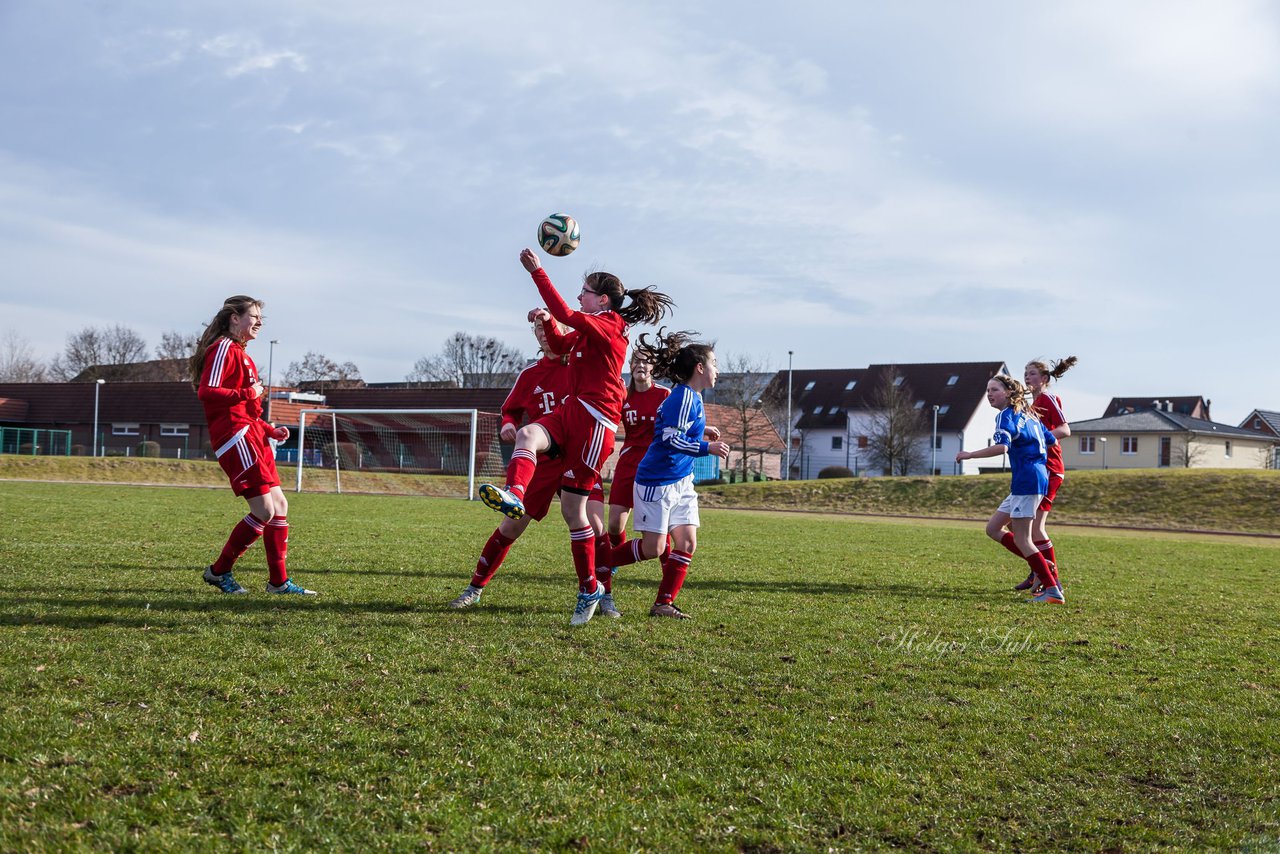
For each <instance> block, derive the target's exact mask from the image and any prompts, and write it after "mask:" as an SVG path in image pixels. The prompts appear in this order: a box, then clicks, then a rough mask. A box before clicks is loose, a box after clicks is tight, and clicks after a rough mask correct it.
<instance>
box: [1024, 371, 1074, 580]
mask: <svg viewBox="0 0 1280 854" xmlns="http://www.w3.org/2000/svg"><path fill="white" fill-rule="evenodd" d="M1077 361H1078V360H1077V359H1076V357H1075V356H1068V357H1067V358H1065V359H1060V360H1058V361H1056V362H1054V363H1053V366H1052V367H1050V366H1049V365H1047V364H1045V363H1044V362H1042V361H1032V362H1027V366H1026V367H1025V368H1024V369H1023V372H1022V379H1023V381H1024V382H1025V383H1026V384H1027V390H1028V391H1029V392H1031V396H1032V400H1031V408H1032V409H1033V410H1035V412H1036V414H1037V415H1039V416H1040V423H1041V424H1043V425H1044V428H1045V430H1048V431H1050V432H1052V433H1053V435H1054V438H1056V439H1058V440H1059V441H1061V440H1062V439H1065V438H1067V437H1068V436H1070V435H1071V425H1070V424H1068V423H1067V416H1066V415H1065V414H1064V413H1063V411H1062V399H1061V398H1059V397H1058V396H1057V395H1055V394H1049V392H1048V391H1047V389H1048V387H1049V383H1050V382H1052V381H1053V380H1056V379H1059V378H1061V377H1062V375H1063V374H1065V373H1066V372H1067V371H1069V370H1071V367H1072V366H1073V365H1075V363H1076V362H1077ZM1047 466H1048V469H1049V491H1048V492H1047V493H1045V496H1044V500H1043V501H1041V502H1040V507H1039V509H1038V510H1037V511H1036V519H1035V524H1034V526H1033V527H1032V529H1031V541H1032V543H1033V544H1034V545H1035V547H1036V548H1038V549H1039V550H1040V551H1041V552H1042V553H1043V554H1044V556H1045V558H1046V559H1047V560H1048V561H1049V563H1050V564H1052V565H1053V566H1054V567H1055V569H1056V567H1057V564H1058V558H1057V555H1056V554H1055V552H1054V550H1053V541H1052V540H1050V539H1049V532H1048V530H1047V529H1046V527H1045V522H1046V521H1047V520H1048V518H1049V511H1050V510H1052V509H1053V498H1054V496H1055V495H1057V494H1058V488H1059V487H1061V486H1062V484H1063V482H1064V481H1065V480H1066V466H1064V465H1063V463H1062V447H1061V445H1050V446H1049V459H1048V463H1047ZM1035 586H1036V578H1035V573H1034V572H1033V573H1031V574H1030V575H1028V576H1027V578H1026V580H1025V581H1023V582H1022V583H1021V584H1019V585H1017V586H1016V587H1015V588H1014V589H1015V590H1030V589H1032V588H1034V587H1035Z"/></svg>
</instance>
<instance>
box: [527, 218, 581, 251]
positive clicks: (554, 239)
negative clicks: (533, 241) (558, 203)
mask: <svg viewBox="0 0 1280 854" xmlns="http://www.w3.org/2000/svg"><path fill="white" fill-rule="evenodd" d="M581 241H582V232H581V231H579V230H578V221H577V220H576V219H574V218H573V217H571V216H569V215H568V214H560V213H556V214H552V215H551V216H549V217H547V218H546V219H544V220H543V221H542V222H541V223H540V224H539V225H538V245H539V246H541V247H542V251H543V252H545V253H547V254H548V255H560V256H564V255H568V254H569V253H570V252H572V251H573V250H575V249H577V248H578V244H579V243H580V242H581Z"/></svg>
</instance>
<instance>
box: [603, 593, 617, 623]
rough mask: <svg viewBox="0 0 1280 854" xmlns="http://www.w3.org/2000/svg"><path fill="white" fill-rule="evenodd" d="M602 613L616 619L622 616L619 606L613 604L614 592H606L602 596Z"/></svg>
mask: <svg viewBox="0 0 1280 854" xmlns="http://www.w3.org/2000/svg"><path fill="white" fill-rule="evenodd" d="M600 613H601V614H603V615H605V616H606V617H613V618H614V619H615V620H616V619H618V618H619V617H621V616H622V612H621V611H619V610H618V606H617V605H615V604H613V594H612V593H606V594H604V595H603V596H601V597H600Z"/></svg>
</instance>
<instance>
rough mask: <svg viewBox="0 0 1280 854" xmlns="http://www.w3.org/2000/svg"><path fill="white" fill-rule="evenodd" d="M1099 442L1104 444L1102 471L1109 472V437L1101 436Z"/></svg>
mask: <svg viewBox="0 0 1280 854" xmlns="http://www.w3.org/2000/svg"><path fill="white" fill-rule="evenodd" d="M1098 441H1099V442H1101V443H1102V470H1103V471H1106V470H1107V437H1106V436H1099V437H1098Z"/></svg>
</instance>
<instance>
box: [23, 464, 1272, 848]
mask: <svg viewBox="0 0 1280 854" xmlns="http://www.w3.org/2000/svg"><path fill="white" fill-rule="evenodd" d="M290 500H291V507H290V513H289V517H290V521H291V523H292V527H293V532H292V535H291V538H290V563H291V566H292V568H293V571H294V574H295V576H296V577H297V578H298V580H299V581H301V582H302V583H304V584H306V585H308V586H311V587H313V588H315V589H318V590H319V591H320V592H321V595H320V596H319V597H317V598H315V599H313V600H310V601H298V600H292V599H291V600H288V601H281V600H280V599H278V598H270V599H269V598H267V596H266V594H264V593H263V592H261V591H262V584H263V583H264V581H265V568H264V564H263V559H262V551H261V547H255V548H254V549H253V550H252V551H251V552H250V553H249V554H248V555H247V556H246V558H245V559H244V561H243V562H242V564H241V566H240V568H238V570H237V577H238V578H240V579H241V581H242V582H244V583H245V584H246V586H248V587H249V588H250V590H251V591H252V592H251V595H248V596H241V597H229V596H222V595H221V594H218V593H217V592H216V591H214V590H213V589H212V588H210V587H208V586H207V585H204V584H203V583H201V582H200V581H199V572H200V569H201V568H202V567H203V565H204V564H206V563H207V562H208V561H209V560H210V558H211V556H212V555H213V553H214V552H215V551H216V549H217V547H219V546H220V545H221V542H222V540H223V539H224V538H225V535H226V532H227V531H228V530H229V528H230V526H231V525H232V524H233V522H234V521H235V520H236V519H237V518H239V516H240V515H242V514H243V512H244V510H243V503H242V502H240V501H238V500H237V499H235V498H233V497H232V496H231V495H230V494H229V493H228V492H227V491H225V490H218V491H205V490H193V489H175V488H140V487H122V486H108V485H93V484H89V485H84V484H44V483H20V482H2V481H0V508H2V509H0V513H2V514H3V515H2V519H3V528H2V529H0V703H2V704H3V708H2V709H0V850H6V851H8V850H14V851H17V850H23V851H28V850H42V849H64V850H65V849H103V850H121V849H125V850H127V849H147V850H156V849H165V850H170V849H188V850H196V849H199V850H202V851H203V850H214V849H223V850H265V849H272V850H357V849H358V850H368V849H371V848H376V849H406V850H407V849H421V848H430V849H436V850H460V849H504V848H539V849H541V848H551V849H580V848H590V849H594V850H653V851H671V850H692V849H697V850H713V851H754V852H765V851H791V850H814V851H825V850H831V849H835V850H853V849H861V848H873V849H874V848H889V847H906V848H912V849H917V850H953V849H1006V850H1026V849H1036V848H1055V849H1056V848H1064V849H1077V850H1081V849H1087V850H1099V849H1111V850H1147V849H1155V848H1181V849H1188V850H1203V849H1209V848H1217V849H1245V850H1255V851H1276V850H1280V782H1278V781H1280V721H1278V715H1277V711H1278V709H1277V705H1278V700H1280V668H1277V647H1276V630H1275V626H1276V617H1275V615H1276V612H1277V608H1278V606H1280V593H1277V592H1276V589H1277V588H1276V585H1275V583H1274V582H1275V567H1276V563H1277V557H1280V541H1277V540H1270V539H1245V538H1238V537H1237V538H1214V537H1195V536H1187V535H1168V534H1164V535H1157V534H1152V535H1137V534H1133V533H1126V532H1105V531H1090V530H1086V529H1074V528H1072V529H1067V528H1064V529H1061V530H1060V531H1059V532H1058V534H1057V535H1056V536H1055V541H1056V542H1057V545H1058V550H1059V554H1060V561H1061V567H1062V573H1063V577H1064V580H1065V582H1066V584H1067V593H1068V598H1069V602H1068V605H1067V606H1066V607H1063V608H1048V607H1039V606H1028V605H1026V604H1024V603H1023V601H1022V599H1021V597H1020V596H1018V595H1017V594H1014V593H1012V592H1011V591H1010V590H1009V587H1010V585H1011V584H1012V583H1014V582H1015V581H1017V580H1020V579H1021V577H1022V576H1023V575H1024V574H1025V571H1024V569H1020V568H1019V567H1018V566H1016V565H1014V563H1013V559H1012V558H1010V557H1009V556H1008V555H1007V554H1006V553H1005V552H1003V551H1002V550H1001V549H1000V548H999V547H998V546H996V545H994V544H992V543H991V542H990V541H988V540H986V539H985V537H984V536H983V535H982V532H981V526H980V525H975V524H972V523H969V524H957V523H945V522H930V523H924V522H900V521H899V522H893V521H887V520H868V519H865V518H860V517H851V516H832V515H816V514H813V515H802V514H778V513H767V512H751V511H727V510H709V511H707V512H706V513H705V519H704V527H703V530H702V540H703V542H702V547H701V548H700V550H699V552H698V555H697V557H696V559H695V561H694V565H693V569H692V571H691V574H690V581H689V582H688V584H687V585H686V587H685V592H684V593H683V594H682V595H681V600H680V604H681V605H682V606H683V607H684V608H685V609H686V610H688V611H689V612H691V613H692V614H693V615H694V617H695V619H694V620H691V621H687V622H675V621H659V620H652V619H648V618H647V617H645V616H643V614H644V612H645V610H646V609H647V607H648V605H649V603H650V602H651V601H652V597H653V593H654V590H655V587H656V579H657V570H656V567H654V566H652V565H640V566H636V567H629V568H627V569H625V570H624V571H623V573H622V575H621V577H620V579H619V581H618V586H617V590H616V593H617V596H618V599H619V604H620V606H621V607H622V609H623V611H624V612H625V614H626V616H625V617H624V618H623V619H622V620H618V621H610V620H607V619H605V618H597V619H596V620H594V621H592V623H590V624H589V625H587V626H585V627H583V628H581V629H577V630H571V629H570V628H569V626H568V618H569V611H570V608H571V605H572V598H573V589H572V588H573V585H572V570H571V569H570V567H569V560H568V547H567V542H566V539H567V538H566V537H565V534H564V530H563V526H562V523H560V522H552V523H550V524H544V525H541V526H534V527H533V528H532V529H531V530H530V532H529V534H528V535H527V536H526V539H525V540H523V541H522V542H521V543H519V544H518V545H517V546H516V547H515V549H514V550H513V553H512V557H511V558H510V560H509V561H508V563H507V565H506V566H504V568H503V570H502V571H501V572H500V573H499V575H498V577H497V579H496V580H495V581H494V582H493V584H492V585H491V586H490V589H489V590H488V591H487V592H486V594H485V598H484V600H483V601H482V603H481V604H480V605H479V606H478V607H477V608H475V609H472V610H470V611H466V612H460V613H458V612H451V611H449V610H448V609H447V608H445V607H444V604H443V603H444V602H445V601H447V600H448V599H449V598H451V597H452V596H453V595H456V593H457V592H458V591H459V590H460V589H461V587H462V586H463V584H465V582H466V579H467V577H468V575H469V573H470V570H471V568H472V566H473V564H474V559H475V554H476V552H477V550H478V548H479V545H480V544H481V542H482V540H483V538H484V537H485V536H486V535H487V534H488V533H489V531H490V530H491V529H492V527H493V525H494V522H495V519H496V517H495V516H494V515H493V514H491V513H489V512H488V511H485V510H484V509H483V508H481V507H479V506H478V505H468V504H464V503H462V502H459V501H450V500H444V499H437V498H405V497H382V496H334V495H319V494H310V493H304V494H302V495H300V496H291V498H290Z"/></svg>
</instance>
